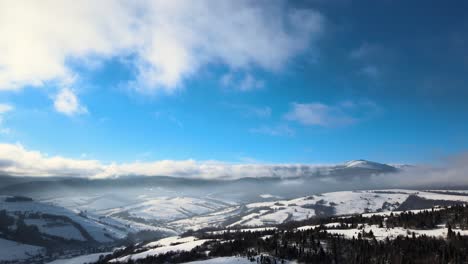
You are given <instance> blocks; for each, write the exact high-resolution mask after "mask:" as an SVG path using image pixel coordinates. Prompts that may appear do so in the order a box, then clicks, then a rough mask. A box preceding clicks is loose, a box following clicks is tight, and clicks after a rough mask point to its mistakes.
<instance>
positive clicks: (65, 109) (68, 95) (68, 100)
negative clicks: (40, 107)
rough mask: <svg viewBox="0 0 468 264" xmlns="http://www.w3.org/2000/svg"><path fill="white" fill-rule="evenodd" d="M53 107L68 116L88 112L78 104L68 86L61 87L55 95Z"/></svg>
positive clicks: (76, 98)
mask: <svg viewBox="0 0 468 264" xmlns="http://www.w3.org/2000/svg"><path fill="white" fill-rule="evenodd" d="M54 107H55V110H56V111H57V112H59V113H62V114H65V115H68V116H72V115H76V114H84V113H87V112H88V110H87V109H86V107H84V106H82V105H81V104H80V102H79V101H78V97H76V95H75V93H74V92H73V91H72V90H70V89H68V88H63V89H62V90H60V91H59V93H58V94H57V95H56V96H55V99H54Z"/></svg>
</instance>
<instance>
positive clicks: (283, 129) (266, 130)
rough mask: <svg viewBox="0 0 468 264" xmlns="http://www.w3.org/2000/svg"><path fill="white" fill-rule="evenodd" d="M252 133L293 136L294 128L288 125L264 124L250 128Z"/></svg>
mask: <svg viewBox="0 0 468 264" xmlns="http://www.w3.org/2000/svg"><path fill="white" fill-rule="evenodd" d="M250 132H251V133H256V134H265V135H270V136H293V135H294V133H295V132H294V130H293V129H292V128H290V127H289V126H288V125H276V126H267V125H263V126H260V127H256V128H252V129H250Z"/></svg>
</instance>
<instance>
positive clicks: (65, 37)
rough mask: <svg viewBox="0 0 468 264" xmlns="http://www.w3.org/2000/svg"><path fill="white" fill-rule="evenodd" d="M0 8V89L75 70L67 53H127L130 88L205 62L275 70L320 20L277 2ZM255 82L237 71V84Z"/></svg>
mask: <svg viewBox="0 0 468 264" xmlns="http://www.w3.org/2000/svg"><path fill="white" fill-rule="evenodd" d="M109 14H112V15H109ZM0 17H2V23H1V25H0V32H2V34H1V35H0V48H1V50H2V51H3V52H1V53H0V89H3V90H5V89H20V88H22V87H24V86H26V85H33V86H43V85H44V84H45V83H50V82H62V81H63V80H69V79H73V78H79V74H80V72H78V71H76V70H75V69H74V68H73V67H71V66H70V65H69V64H67V61H69V60H70V59H73V61H74V63H75V62H76V63H81V64H83V65H85V66H86V65H95V64H96V63H97V64H99V62H102V61H105V60H107V59H109V58H112V57H127V58H128V57H130V58H131V60H132V65H133V66H134V69H135V72H136V74H135V76H134V82H133V84H134V85H133V87H134V88H135V89H137V90H138V91H140V92H151V91H153V92H154V91H160V90H163V91H166V92H172V91H174V90H175V89H177V88H180V87H181V86H183V83H184V81H185V80H186V79H188V78H190V77H191V76H193V75H194V74H195V73H197V72H198V71H199V70H200V69H201V68H202V67H203V66H205V65H208V64H211V63H214V64H222V65H225V66H227V67H228V68H230V69H235V70H247V69H251V68H252V67H260V68H262V69H265V70H272V71H276V70H279V69H281V68H282V67H283V65H284V64H285V63H286V62H287V61H288V60H289V59H290V58H292V57H293V56H295V55H297V54H298V53H300V52H302V51H304V50H305V49H306V48H307V47H308V46H309V44H310V43H313V42H314V41H315V40H316V39H318V38H319V36H320V35H321V32H322V31H323V27H324V19H323V16H322V15H321V14H320V13H319V12H317V11H314V10H310V9H307V10H297V9H295V8H293V7H288V6H287V5H286V4H285V3H284V2H283V1H268V2H266V1H265V2H263V1H261V2H255V3H254V2H252V1H245V0H240V1H209V0H200V1H183V0H180V1H178V0H176V1H164V0H156V1H118V0H107V1H99V2H98V3H97V2H95V1H88V0H85V1H71V0H56V1H54V0H52V1H45V2H42V1H41V2H28V1H12V2H3V1H2V2H1V3H0ZM31 43H34V45H31ZM129 55H131V56H129ZM89 62H96V63H89ZM258 86H261V84H260V83H259V82H258V81H257V80H255V79H254V78H253V76H250V75H248V74H247V75H245V78H244V79H243V80H242V81H241V83H240V86H239V89H241V90H249V89H252V88H255V87H258Z"/></svg>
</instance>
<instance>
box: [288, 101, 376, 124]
mask: <svg viewBox="0 0 468 264" xmlns="http://www.w3.org/2000/svg"><path fill="white" fill-rule="evenodd" d="M378 112H380V108H379V107H378V106H377V105H376V104H375V103H373V102H371V101H367V100H363V101H356V102H355V101H345V102H341V103H339V104H336V105H327V104H324V103H318V102H315V103H292V104H291V110H290V111H289V112H288V113H286V114H285V116H284V117H285V119H286V120H289V121H296V122H298V123H300V124H302V125H305V126H323V127H335V126H346V125H351V124H354V123H357V122H359V121H361V120H364V119H367V118H369V117H372V116H373V115H375V114H376V113H378Z"/></svg>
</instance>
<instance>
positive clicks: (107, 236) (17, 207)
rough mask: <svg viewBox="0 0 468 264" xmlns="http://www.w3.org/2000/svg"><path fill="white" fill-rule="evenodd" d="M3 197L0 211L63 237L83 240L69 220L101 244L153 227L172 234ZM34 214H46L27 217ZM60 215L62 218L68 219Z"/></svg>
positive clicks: (170, 231)
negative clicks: (19, 215)
mask: <svg viewBox="0 0 468 264" xmlns="http://www.w3.org/2000/svg"><path fill="white" fill-rule="evenodd" d="M5 198H6V197H0V210H6V212H7V213H8V214H9V215H12V216H14V215H17V214H22V215H25V216H26V217H25V223H26V224H28V225H35V226H37V227H38V228H39V230H40V232H41V233H44V234H49V235H54V236H59V237H62V238H64V239H76V240H82V241H83V240H85V238H84V237H83V234H82V233H81V232H80V231H79V230H78V228H77V227H76V226H75V225H73V223H74V224H78V225H80V226H81V227H83V228H84V229H85V230H86V232H88V233H89V235H91V236H92V237H93V239H95V240H96V241H99V242H104V243H105V242H112V241H114V240H115V239H122V238H125V237H126V236H127V235H128V234H129V233H132V232H138V231H141V230H155V231H161V232H167V233H168V234H174V231H172V230H169V229H164V228H157V227H152V226H148V225H143V224H137V223H133V222H132V223H129V222H128V221H125V220H121V219H118V218H109V217H105V216H99V215H95V214H93V213H86V214H79V213H77V212H75V211H72V210H69V209H66V208H63V207H59V206H56V205H54V204H49V203H45V202H36V201H28V202H5ZM34 213H38V214H40V215H43V214H45V215H48V216H44V217H42V216H41V217H40V218H36V217H34V218H33V217H31V218H29V217H28V215H30V214H34ZM50 216H59V218H50ZM60 217H66V218H67V219H68V220H64V219H62V218H60Z"/></svg>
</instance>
